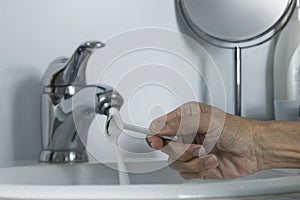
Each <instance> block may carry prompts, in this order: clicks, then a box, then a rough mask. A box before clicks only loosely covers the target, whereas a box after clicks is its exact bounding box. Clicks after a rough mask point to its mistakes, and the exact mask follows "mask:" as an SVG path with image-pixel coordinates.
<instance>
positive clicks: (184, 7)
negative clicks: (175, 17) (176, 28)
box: [178, 0, 296, 48]
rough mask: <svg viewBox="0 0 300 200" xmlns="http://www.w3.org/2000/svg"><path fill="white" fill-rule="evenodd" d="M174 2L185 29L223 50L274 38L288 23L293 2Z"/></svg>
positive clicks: (288, 0)
mask: <svg viewBox="0 0 300 200" xmlns="http://www.w3.org/2000/svg"><path fill="white" fill-rule="evenodd" d="M293 2H294V3H293ZM178 3H179V9H180V11H181V13H182V15H183V17H184V19H185V21H186V22H187V24H188V25H189V27H190V28H191V29H192V30H193V31H194V32H195V33H196V34H197V35H198V36H200V37H201V38H202V39H204V40H206V41H207V42H209V43H212V44H214V45H217V46H221V47H223V48H235V47H236V46H239V47H241V48H245V47H251V46H255V45H258V44H261V43H263V42H265V41H266V40H268V39H270V38H271V37H272V36H273V35H275V34H276V32H277V31H279V30H280V29H281V28H282V27H283V26H284V25H285V24H286V22H287V21H288V20H289V17H290V16H291V14H292V12H293V8H294V7H295V3H296V1H294V0H263V1H262V0H251V1H250V0H248V1H245V0H243V1H241V0H226V1H225V0H178Z"/></svg>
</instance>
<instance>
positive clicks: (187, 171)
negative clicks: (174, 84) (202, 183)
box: [148, 102, 259, 179]
mask: <svg viewBox="0 0 300 200" xmlns="http://www.w3.org/2000/svg"><path fill="white" fill-rule="evenodd" d="M257 123H258V122H256V121H252V120H248V119H246V118H242V117H238V116H233V115H230V114H227V113H225V112H223V111H222V110H220V109H218V108H215V107H211V106H207V105H204V104H200V103H196V102H190V103H186V104H184V105H182V106H180V107H179V108H177V109H175V110H174V111H172V112H170V113H168V114H167V115H164V116H162V117H160V118H158V119H156V120H154V121H153V122H152V123H151V125H150V130H151V131H152V132H154V133H156V134H157V135H164V136H175V135H177V137H178V141H177V142H173V141H167V140H162V139H161V138H160V137H157V136H150V137H148V142H149V144H150V145H151V146H152V147H153V148H155V149H157V150H161V151H163V152H164V153H166V154H168V155H169V164H170V167H171V168H173V169H175V170H177V171H178V172H179V173H180V175H181V176H182V177H184V178H186V179H192V178H209V179H210V178H212V179H228V178H236V177H241V176H244V175H248V174H251V173H253V172H255V171H258V170H259V167H258V162H257V156H256V154H257V152H256V151H257V149H256V148H257V147H256V145H255V144H256V143H255V141H254V140H255V134H256V127H257Z"/></svg>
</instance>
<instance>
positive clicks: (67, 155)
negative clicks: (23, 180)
mask: <svg viewBox="0 0 300 200" xmlns="http://www.w3.org/2000/svg"><path fill="white" fill-rule="evenodd" d="M39 161H40V162H45V163H81V162H88V155H87V154H86V152H76V151H54V150H43V151H42V152H41V153H40V158H39Z"/></svg>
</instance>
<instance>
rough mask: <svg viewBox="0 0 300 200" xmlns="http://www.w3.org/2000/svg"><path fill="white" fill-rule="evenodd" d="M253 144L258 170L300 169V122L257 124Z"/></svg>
mask: <svg viewBox="0 0 300 200" xmlns="http://www.w3.org/2000/svg"><path fill="white" fill-rule="evenodd" d="M254 142H255V144H256V157H257V166H258V169H259V170H264V169H271V168H300V144H299V143H300V122H283V121H282V122H279V121H269V122H257V126H256V130H255V132H254Z"/></svg>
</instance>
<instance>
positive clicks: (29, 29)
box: [0, 0, 273, 163]
mask: <svg viewBox="0 0 300 200" xmlns="http://www.w3.org/2000/svg"><path fill="white" fill-rule="evenodd" d="M0 26H1V31H0V52H1V53H0V72H1V73H0V85H1V99H0V106H1V108H0V110H1V112H0V127H1V129H0V136H1V142H0V162H1V163H2V162H6V161H11V160H21V159H35V158H36V157H37V156H38V153H39V151H40V149H41V146H40V141H41V136H40V93H41V85H40V82H41V78H42V75H43V73H44V71H45V70H46V68H47V66H48V64H49V63H50V62H51V61H52V60H53V59H54V58H56V57H58V56H63V55H67V56H69V55H70V54H71V53H72V52H73V51H74V48H76V46H77V45H78V44H80V43H81V42H83V41H86V40H90V39H97V40H101V41H106V40H108V39H109V38H111V37H112V36H113V35H116V34H119V33H121V32H124V31H127V30H131V29H135V28H142V27H161V28H167V29H171V30H176V31H179V30H181V29H182V27H180V25H178V21H177V17H176V13H175V6H174V1H173V0H164V1H162V0H151V1H149V0H43V1H40V0H24V1H22V0H0ZM201 44H202V45H203V46H204V47H205V48H206V49H207V51H208V53H209V54H210V56H211V57H212V59H213V60H214V62H215V63H216V64H217V66H218V68H219V70H220V72H221V75H222V78H223V81H224V83H225V88H226V104H227V109H226V110H227V111H228V112H233V90H232V83H233V79H232V78H233V67H232V54H231V51H230V50H224V49H219V48H216V47H213V46H211V45H208V44H206V43H205V42H201ZM116 48H117V47H116ZM185 48H186V49H187V51H190V49H188V48H189V47H188V46H187V47H185ZM272 52H273V48H272V44H271V43H270V42H269V43H266V44H264V45H261V46H259V47H256V48H252V49H248V50H245V51H244V52H243V81H244V85H243V91H244V92H243V110H244V116H247V117H251V118H255V119H272V118H273V112H272V84H271V83H272V63H271V62H270V61H268V60H267V58H270V57H271V56H272ZM144 53H145V54H146V53H147V52H144ZM170 62H171V63H172V61H170ZM178 70H180V69H178ZM185 76H186V79H189V77H188V75H185ZM190 83H192V84H195V83H197V80H190ZM178 87H180V85H179V86H178ZM194 87H195V88H198V86H196V85H195V86H194ZM199 92H200V91H199ZM146 98H149V97H146ZM175 104H176V102H175V103H174V102H173V104H172V105H171V106H169V107H168V109H170V108H172V107H174V105H175ZM137 106H143V104H141V103H139V104H137ZM138 109H139V108H138V107H137V110H138ZM152 117H153V116H152ZM141 123H143V122H141Z"/></svg>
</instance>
